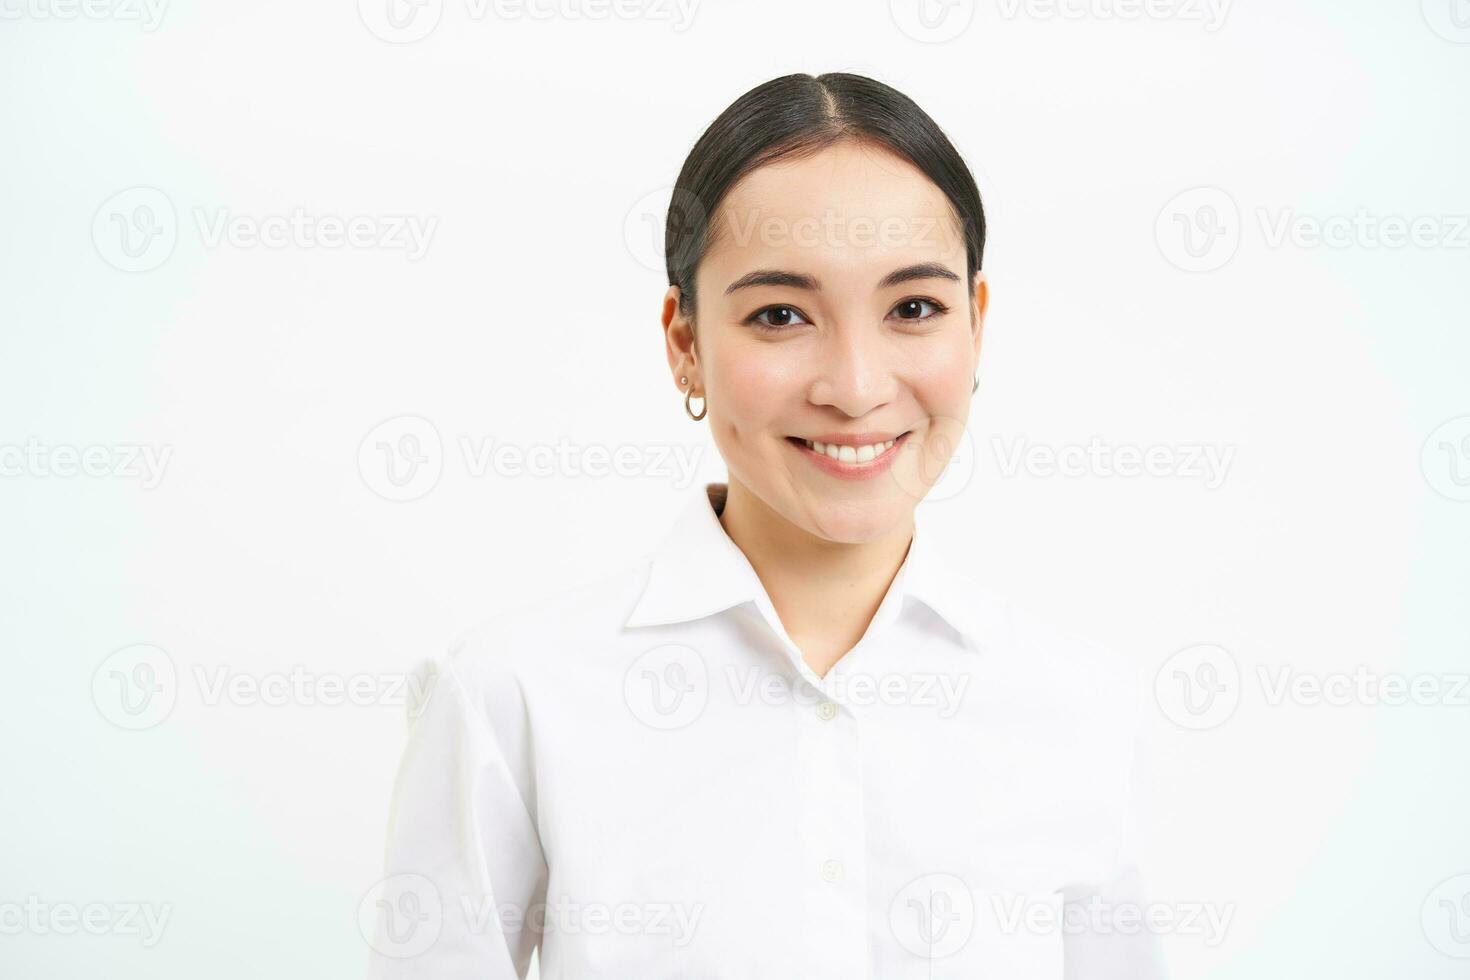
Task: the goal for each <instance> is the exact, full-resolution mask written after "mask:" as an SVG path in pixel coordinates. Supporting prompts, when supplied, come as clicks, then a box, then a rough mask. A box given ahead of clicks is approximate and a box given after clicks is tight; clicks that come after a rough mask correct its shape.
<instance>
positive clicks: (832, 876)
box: [822, 861, 842, 881]
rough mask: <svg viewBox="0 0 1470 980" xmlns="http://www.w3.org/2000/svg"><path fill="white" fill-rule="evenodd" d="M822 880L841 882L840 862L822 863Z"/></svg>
mask: <svg viewBox="0 0 1470 980" xmlns="http://www.w3.org/2000/svg"><path fill="white" fill-rule="evenodd" d="M822 880H823V881H841V880H842V862H841V861H823V862H822Z"/></svg>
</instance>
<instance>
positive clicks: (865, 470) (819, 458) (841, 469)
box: [786, 429, 914, 480]
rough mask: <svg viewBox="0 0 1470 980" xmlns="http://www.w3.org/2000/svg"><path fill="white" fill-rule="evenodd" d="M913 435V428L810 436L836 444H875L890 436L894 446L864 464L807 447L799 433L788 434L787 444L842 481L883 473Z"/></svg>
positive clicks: (865, 478)
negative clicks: (893, 433) (849, 461)
mask: <svg viewBox="0 0 1470 980" xmlns="http://www.w3.org/2000/svg"><path fill="white" fill-rule="evenodd" d="M913 434H914V433H913V430H912V429H910V430H909V431H907V432H903V433H900V434H899V435H896V436H895V435H890V434H887V433H881V432H858V433H854V434H844V435H836V434H834V435H831V436H829V437H827V438H822V437H819V436H812V437H811V438H812V441H814V442H826V443H835V444H836V445H839V446H871V445H873V444H875V443H879V442H886V441H888V440H889V439H892V440H893V445H891V446H889V447H888V448H887V449H885V450H883V452H881V453H879V454H878V455H877V456H874V457H873V458H872V459H870V460H868V461H867V462H866V463H844V462H841V461H840V460H835V459H833V458H832V457H831V456H828V455H827V454H826V453H819V452H817V451H816V450H814V449H808V448H807V446H806V443H805V442H803V441H802V439H801V437H798V436H787V437H786V444H787V445H788V446H790V447H791V448H793V449H795V450H796V451H797V452H799V453H801V454H802V455H803V456H804V457H806V459H807V460H808V461H809V462H810V463H811V464H812V465H813V466H815V467H816V468H817V469H819V470H821V471H822V472H823V473H827V474H829V475H830V476H835V477H839V478H841V479H844V480H868V479H872V478H873V477H875V476H877V475H879V474H880V473H884V472H886V471H887V470H888V468H889V467H890V466H892V465H893V461H894V460H895V459H897V458H898V451H899V450H900V449H902V448H903V446H904V443H906V442H908V440H909V436H911V435H913Z"/></svg>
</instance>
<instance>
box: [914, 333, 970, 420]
mask: <svg viewBox="0 0 1470 980" xmlns="http://www.w3.org/2000/svg"><path fill="white" fill-rule="evenodd" d="M973 361H974V353H973V350H972V348H971V347H970V343H969V339H968V337H961V338H959V339H955V340H949V341H946V342H945V343H935V344H929V345H925V347H924V349H923V350H922V351H921V352H919V354H918V355H917V356H916V357H915V358H914V359H913V361H912V362H911V364H910V367H911V373H910V375H909V377H910V378H911V379H912V380H911V383H912V385H913V387H914V393H915V394H916V395H917V397H918V398H919V400H920V401H921V402H923V403H924V404H926V405H927V406H928V407H929V408H930V410H931V411H934V412H936V413H939V412H946V411H948V412H949V413H950V414H954V413H958V412H959V411H960V410H961V409H963V408H964V406H965V404H966V403H967V401H968V399H969V398H970V394H971V388H972V387H973V386H974V384H975V376H974V374H973V373H972V372H971V367H972V362H973Z"/></svg>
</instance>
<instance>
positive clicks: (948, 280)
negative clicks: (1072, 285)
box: [664, 143, 987, 542]
mask: <svg viewBox="0 0 1470 980" xmlns="http://www.w3.org/2000/svg"><path fill="white" fill-rule="evenodd" d="M710 223H711V237H712V245H711V248H710V250H709V251H708V253H707V254H706V257H705V258H704V259H703V260H702V261H701V263H700V265H699V268H698V271H697V273H696V281H695V287H696V299H697V309H696V311H695V316H694V323H693V325H692V328H693V331H694V332H695V333H697V336H698V346H697V349H692V348H691V347H690V345H689V344H688V337H689V333H688V331H689V329H690V325H689V324H688V322H687V321H685V320H683V318H682V317H681V316H679V315H678V313H677V308H676V300H677V297H678V288H677V287H671V289H670V291H669V295H668V296H667V297H666V298H665V304H664V322H665V325H666V327H668V332H667V337H668V341H669V348H668V349H669V360H670V366H671V367H672V368H673V371H674V377H675V380H676V382H677V379H678V378H679V377H680V376H681V375H687V376H688V377H689V380H690V384H691V385H692V386H693V388H694V390H695V391H696V392H701V393H703V394H704V396H705V398H706V399H707V401H706V404H707V406H708V415H707V416H706V419H705V421H706V422H707V423H708V424H709V425H710V427H711V429H712V430H713V432H712V434H713V436H714V440H715V444H716V446H717V447H718V448H719V451H720V454H721V456H723V457H724V460H725V463H726V465H727V467H728V468H729V471H730V477H731V480H732V481H738V482H739V483H740V484H742V485H743V486H744V487H745V488H747V489H748V490H749V491H750V492H751V493H752V494H754V495H755V496H756V497H758V498H760V500H762V501H763V502H764V503H765V504H766V505H767V506H768V507H770V508H771V509H772V510H773V511H775V512H777V513H778V514H780V515H782V516H783V517H785V518H786V519H787V520H789V521H791V522H792V523H793V524H796V525H797V526H799V527H802V528H804V529H806V530H807V531H809V532H811V533H813V534H815V535H817V536H819V537H822V538H825V539H828V540H832V541H842V542H861V541H869V540H873V539H875V538H877V537H880V536H881V535H883V534H885V533H886V532H890V531H891V530H892V529H893V528H894V527H895V526H897V525H898V524H899V523H900V522H904V521H907V520H908V519H910V517H911V515H912V511H913V508H914V506H915V505H916V504H917V503H918V501H919V500H920V499H922V497H923V496H924V494H925V493H926V492H927V491H928V490H929V488H930V486H931V485H932V484H933V483H934V481H935V480H936V479H938V477H939V475H940V473H941V472H942V470H943V468H944V466H945V464H946V463H947V462H948V461H949V458H950V456H951V455H952V454H953V452H954V450H955V448H956V446H957V445H958V440H959V438H960V435H961V432H962V430H963V427H964V420H965V419H966V417H967V416H968V414H969V406H970V396H971V386H972V384H973V378H974V374H975V369H976V365H977V362H978V358H979V353H980V336H981V324H982V322H983V318H984V313H985V306H986V302H987V286H986V283H985V280H984V276H983V274H981V275H978V276H977V281H976V284H975V292H974V293H973V294H970V293H969V292H968V290H967V288H966V283H965V264H966V255H965V244H964V239H963V237H962V235H961V233H960V229H959V226H958V222H957V221H956V219H955V217H954V214H953V209H952V208H951V206H950V204H949V201H948V199H947V198H946V197H945V196H944V194H943V192H941V191H940V190H939V188H938V187H936V186H935V185H934V184H933V183H932V182H930V181H929V179H928V178H927V177H925V176H924V174H923V173H922V171H920V170H918V169H917V168H916V167H914V166H913V165H912V164H910V163H909V162H908V161H906V160H904V159H903V158H902V157H899V156H897V155H896V154H894V153H893V152H892V151H890V150H888V149H886V148H884V147H881V146H876V145H872V144H856V143H843V144H839V145H836V146H833V147H829V148H827V149H825V150H823V151H822V152H820V153H818V154H816V155H814V156H810V157H807V158H805V159H799V160H783V161H778V162H776V163H772V164H768V165H766V166H764V167H761V168H760V169H758V170H756V171H754V172H752V173H750V174H749V175H747V176H746V177H745V178H744V179H743V180H741V181H740V182H739V183H738V184H737V185H736V186H735V187H734V188H733V189H732V190H731V192H730V193H729V194H728V195H727V197H726V198H725V200H724V201H723V202H722V203H721V205H720V207H719V209H718V212H717V213H716V214H714V215H711V216H710ZM681 390H682V388H681ZM890 442H892V445H890ZM822 444H825V445H822ZM834 455H835V457H836V458H833V457H834Z"/></svg>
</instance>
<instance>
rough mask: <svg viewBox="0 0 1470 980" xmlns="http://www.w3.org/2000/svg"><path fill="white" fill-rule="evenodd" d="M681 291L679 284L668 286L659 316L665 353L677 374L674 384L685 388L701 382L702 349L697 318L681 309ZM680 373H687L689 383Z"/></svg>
mask: <svg viewBox="0 0 1470 980" xmlns="http://www.w3.org/2000/svg"><path fill="white" fill-rule="evenodd" d="M680 295H681V293H680V290H679V287H678V286H670V287H669V291H668V292H667V293H665V294H664V305H663V312H662V313H661V314H660V315H659V320H660V321H661V322H662V323H663V329H664V354H665V356H666V357H667V358H668V360H669V370H670V371H672V372H673V374H674V386H675V387H677V388H678V389H679V390H680V391H683V390H684V389H685V388H686V387H689V388H695V389H697V388H698V386H699V351H698V349H697V348H696V346H695V343H694V321H693V320H691V319H690V318H689V317H687V316H685V315H684V314H683V313H681V312H679V299H680ZM680 377H688V378H689V384H688V385H681V384H679V378H680Z"/></svg>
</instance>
